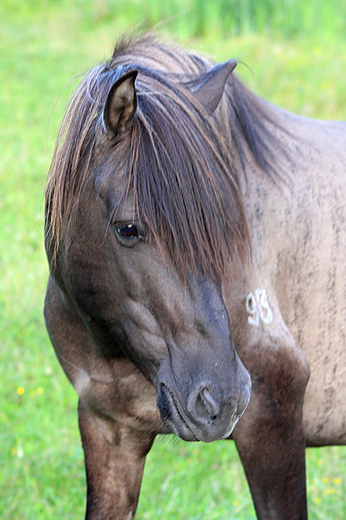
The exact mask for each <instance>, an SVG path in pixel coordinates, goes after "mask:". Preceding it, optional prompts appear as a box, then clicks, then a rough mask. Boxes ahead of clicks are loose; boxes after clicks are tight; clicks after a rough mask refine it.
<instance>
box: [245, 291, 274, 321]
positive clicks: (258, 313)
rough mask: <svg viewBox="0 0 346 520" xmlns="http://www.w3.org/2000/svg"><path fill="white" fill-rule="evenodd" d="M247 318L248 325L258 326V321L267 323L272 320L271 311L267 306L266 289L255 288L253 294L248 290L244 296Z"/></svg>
mask: <svg viewBox="0 0 346 520" xmlns="http://www.w3.org/2000/svg"><path fill="white" fill-rule="evenodd" d="M246 310H247V312H248V314H249V316H248V318H247V320H248V322H249V323H250V325H254V326H255V327H258V325H259V324H260V321H262V322H263V323H265V324H266V325H269V324H270V323H271V322H272V321H273V312H272V310H271V308H270V307H269V303H268V298H267V291H266V290H265V289H256V291H255V294H253V293H252V292H250V293H249V294H248V295H247V297H246Z"/></svg>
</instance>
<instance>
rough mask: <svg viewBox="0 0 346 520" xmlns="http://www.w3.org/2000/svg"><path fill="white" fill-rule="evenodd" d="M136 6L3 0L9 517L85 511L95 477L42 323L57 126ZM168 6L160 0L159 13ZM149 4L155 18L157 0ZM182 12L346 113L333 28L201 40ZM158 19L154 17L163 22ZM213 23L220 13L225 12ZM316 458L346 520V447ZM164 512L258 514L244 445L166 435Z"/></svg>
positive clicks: (193, 519) (0, 501) (297, 105)
mask: <svg viewBox="0 0 346 520" xmlns="http://www.w3.org/2000/svg"><path fill="white" fill-rule="evenodd" d="M124 3H125V2H124V1H119V3H118V4H117V6H118V7H121V10H120V9H118V7H117V8H116V7H115V4H110V3H109V2H107V1H103V2H102V1H101V0H98V1H96V2H93V3H89V4H88V5H87V4H86V2H83V1H82V0H79V1H77V0H76V1H75V2H72V0H60V1H59V0H56V1H55V2H54V1H53V0H51V1H48V0H46V1H44V0H36V1H35V0H32V1H31V2H29V1H26V2H20V1H19V0H18V2H9V0H4V1H3V2H2V3H1V6H0V19H1V24H0V41H1V46H0V85H1V88H0V149H1V153H0V215H1V226H0V284H1V285H0V381H1V386H0V397H1V408H0V445H1V451H0V518H2V519H3V520H19V519H20V520H22V519H30V520H34V519H35V520H46V519H50V518H66V519H71V520H74V519H78V518H79V519H80V518H82V517H83V511H84V494H85V479H84V467H83V454H82V450H81V447H80V440H79V434H78V430H77V415H76V403H77V399H76V395H75V393H74V391H73V389H72V388H71V387H70V385H69V384H68V382H67V380H66V378H65V376H64V374H63V373H62V370H61V368H60V366H59V364H58V362H57V360H56V359H55V356H54V353H53V349H52V347H51V345H50V343H49V340H48V337H47V333H46V331H45V328H44V324H43V318H42V306H43V298H44V291H45V283H46V279H47V275H48V270H47V265H46V260H45V254H44V249H43V211H42V210H43V190H44V184H45V177H46V172H47V169H48V166H49V161H50V157H51V155H52V150H53V146H54V141H55V138H56V134H57V129H58V123H59V121H60V119H61V117H62V114H63V111H64V107H65V105H66V102H67V99H68V97H69V94H70V93H71V89H72V86H73V85H74V84H75V81H74V82H72V84H69V82H70V80H71V78H73V77H74V76H75V75H76V74H78V73H79V72H81V71H83V70H86V69H87V68H89V67H91V66H93V65H94V64H95V63H97V62H99V61H100V60H102V59H104V58H107V57H108V56H109V55H110V52H111V48H112V45H113V44H114V42H115V40H116V39H117V38H118V37H119V36H120V35H121V34H122V33H123V32H124V31H125V30H126V29H128V28H130V27H131V26H132V25H133V23H137V22H139V21H140V19H141V17H143V12H144V6H145V5H149V3H148V2H146V3H144V2H141V1H139V0H138V1H137V2H132V3H131V6H132V7H131V8H130V11H129V10H124ZM171 3H173V2H171ZM161 4H162V5H163V4H164V2H160V3H159V2H157V3H156V9H159V5H161ZM150 5H151V6H152V8H153V11H150V12H152V13H154V7H155V3H154V1H153V2H152V3H151V2H150ZM175 5H176V9H177V13H178V15H177V21H176V22H175V25H171V26H170V24H169V23H167V24H164V25H163V27H162V29H164V30H165V31H166V32H168V33H170V31H173V34H174V36H176V37H177V38H178V39H179V40H180V41H181V42H185V44H186V45H187V46H189V47H191V48H194V49H195V50H198V51H201V52H205V53H208V54H210V55H212V56H214V57H215V58H216V59H219V60H223V59H226V58H228V57H237V58H240V59H241V60H243V61H244V62H245V63H247V64H248V66H249V67H250V68H251V70H249V69H248V68H247V67H245V66H244V65H242V64H240V65H239V66H238V73H239V74H240V76H241V77H242V78H243V79H244V80H245V81H246V83H247V84H248V85H249V86H250V87H251V88H252V89H253V90H254V91H256V92H257V93H258V94H260V95H261V96H263V97H265V98H267V99H269V100H271V101H273V102H274V103H277V104H279V105H281V106H283V107H285V108H287V109H289V110H292V111H295V112H299V113H302V114H304V115H308V116H314V117H319V118H330V119H346V92H345V81H344V71H345V69H346V42H345V39H343V38H341V37H339V38H336V37H333V38H332V37H330V36H329V34H330V31H329V29H328V30H327V29H326V33H325V35H326V36H325V37H323V38H321V37H320V35H319V31H320V29H321V28H320V29H319V31H318V33H316V34H315V33H314V32H313V31H312V32H310V33H308V36H304V35H303V34H302V33H301V32H300V33H299V35H298V36H296V37H295V38H294V39H289V40H287V39H283V37H282V36H280V35H279V31H278V29H277V28H276V26H275V25H273V26H272V31H269V32H265V31H262V32H260V33H256V32H255V31H252V32H251V31H243V32H242V33H241V34H240V35H238V36H236V37H232V38H230V37H226V36H224V35H225V34H231V33H232V31H231V30H229V32H228V33H227V31H226V32H222V31H221V32H220V31H215V30H213V31H207V34H205V35H204V36H203V38H202V37H200V35H201V34H203V31H201V30H199V31H197V30H196V31H194V30H192V29H191V27H192V25H191V26H189V24H193V23H195V24H197V23H200V21H199V19H198V17H195V18H194V17H192V20H191V21H190V22H188V21H187V19H185V18H184V17H183V15H181V14H180V15H179V12H180V11H179V9H181V3H180V2H178V1H177V0H176V2H175ZM185 5H187V3H186V4H185ZM221 5H222V2H220V5H219V7H220V6H221ZM243 5H245V3H244V4H243ZM251 5H253V4H251ZM304 5H305V4H304ZM328 5H333V6H334V7H335V4H329V3H328ZM18 6H19V7H18ZM208 6H209V4H208ZM208 6H207V7H208ZM209 8H210V6H209V7H208V9H209ZM154 14H155V13H154ZM154 14H152V20H153V21H154V22H155V21H158V20H157V18H155V17H157V16H159V17H160V16H161V15H160V13H159V14H158V15H157V14H155V16H154ZM165 16H166V17H167V15H165ZM213 16H214V17H215V19H216V18H217V16H218V13H216V14H215V13H214V15H213ZM263 16H265V15H263ZM290 16H293V14H290ZM147 23H148V22H147ZM150 23H151V22H150ZM213 23H214V22H213ZM218 23H219V22H218ZM328 23H329V22H328ZM215 24H216V22H215ZM144 25H145V24H144ZM327 26H328V27H329V25H328V24H327ZM215 27H218V26H217V25H215ZM255 29H256V28H255ZM233 32H234V31H233ZM189 35H190V37H188V36H189ZM191 35H192V36H191ZM196 35H199V36H196ZM66 85H67V87H66ZM65 87H66V88H65ZM20 389H22V390H20ZM23 391H24V393H23ZM18 392H19V393H18ZM20 394H22V395H20ZM307 458H308V462H307V465H308V493H309V510H310V518H311V519H317V520H319V519H331V518H333V520H342V519H343V518H345V517H346V506H345V475H344V467H345V462H346V451H345V449H344V448H326V449H323V450H308V452H307ZM160 517H162V518H165V519H177V520H178V519H179V520H184V519H187V518H188V519H189V520H197V519H200V520H202V519H203V520H206V519H208V520H216V519H229V518H237V519H240V520H245V519H250V518H252V519H253V518H254V511H253V507H252V504H251V499H250V494H249V491H248V489H247V486H246V483H245V478H244V475H243V471H242V468H241V465H240V463H239V460H238V458H237V454H236V451H235V448H234V445H233V443H231V442H218V443H214V444H212V445H199V444H186V443H183V442H181V441H179V440H173V439H170V440H168V439H162V438H161V439H158V440H157V442H156V443H155V446H154V448H153V450H152V451H151V452H150V454H149V456H148V462H147V465H146V469H145V477H144V481H143V488H142V491H141V499H140V505H139V510H138V516H137V518H139V519H140V520H145V519H152V518H160Z"/></svg>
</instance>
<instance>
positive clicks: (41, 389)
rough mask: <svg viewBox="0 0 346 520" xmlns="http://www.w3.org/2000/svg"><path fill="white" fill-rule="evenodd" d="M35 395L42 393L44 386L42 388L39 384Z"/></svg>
mask: <svg viewBox="0 0 346 520" xmlns="http://www.w3.org/2000/svg"><path fill="white" fill-rule="evenodd" d="M36 392H37V395H42V394H43V393H44V388H42V386H40V387H39V388H38V389H37V390H36Z"/></svg>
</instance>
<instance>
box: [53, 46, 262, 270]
mask: <svg viewBox="0 0 346 520" xmlns="http://www.w3.org/2000/svg"><path fill="white" fill-rule="evenodd" d="M209 67H210V63H209V62H207V61H204V60H202V59H200V58H198V57H195V56H193V55H190V54H187V53H186V54H184V53H183V51H180V50H177V49H174V48H171V47H168V46H167V47H166V46H164V45H161V44H159V43H157V42H155V41H154V40H153V39H151V38H142V39H140V40H135V41H132V42H130V41H125V40H124V41H122V42H121V43H120V44H119V45H118V46H117V47H116V49H115V52H114V55H113V57H112V59H111V60H110V61H109V62H108V63H106V64H105V65H100V66H98V67H95V68H94V69H93V70H92V71H91V72H90V73H89V74H88V75H87V76H86V78H85V79H84V80H83V81H82V83H81V85H80V87H79V88H78V90H77V91H76V93H75V95H74V97H73V99H72V101H71V104H70V106H69V108H68V111H67V113H66V116H65V119H64V121H63V124H62V129H61V132H60V136H59V140H58V143H57V147H56V150H55V153H54V157H53V161H52V165H51V168H50V174H49V179H48V185H47V192H46V200H47V221H46V240H47V244H48V246H49V247H48V249H49V250H50V251H52V252H53V253H52V257H55V255H56V252H57V251H58V249H59V243H60V240H61V235H62V230H63V228H64V226H65V224H66V219H67V218H68V215H69V213H70V210H71V208H72V207H73V204H74V203H75V201H76V200H77V197H78V195H79V194H80V193H81V189H82V187H83V184H84V182H85V180H86V179H87V178H88V176H89V175H90V174H91V168H92V160H93V158H94V156H95V153H96V152H97V146H98V143H99V142H100V139H101V138H102V135H103V134H104V124H103V109H104V104H105V101H106V96H107V93H108V92H109V89H110V87H111V86H112V84H113V83H114V81H116V80H117V79H118V78H119V76H120V75H121V74H122V73H123V72H125V71H126V70H128V69H137V70H138V71H139V74H138V78H137V80H136V90H137V96H138V110H137V114H136V117H135V119H134V123H133V128H132V130H131V133H130V135H128V136H127V137H126V138H125V140H124V141H123V142H121V143H119V144H118V145H116V146H115V147H114V149H113V152H112V154H111V160H108V161H107V163H106V164H105V165H104V168H103V169H102V173H101V174H98V175H99V176H101V178H98V179H95V181H96V180H97V181H98V182H101V183H102V182H105V181H106V182H107V183H108V184H107V185H109V186H113V187H117V189H118V190H119V188H120V187H121V188H122V191H123V196H125V194H126V193H128V191H129V190H131V192H132V193H133V194H134V198H135V203H136V208H137V211H138V214H139V217H140V218H141V219H143V220H144V221H145V223H146V225H147V227H148V229H149V232H150V233H151V235H152V236H153V237H154V238H155V240H156V242H157V243H158V244H160V245H161V246H162V247H164V248H165V250H167V251H168V253H169V254H170V256H171V258H172V259H173V261H174V262H175V264H176V265H177V267H178V268H179V270H180V272H182V273H184V271H186V268H187V267H189V268H198V269H200V270H202V271H203V272H205V273H207V274H208V275H212V276H214V275H217V276H218V275H220V274H221V273H222V272H223V270H224V267H225V265H226V264H227V263H228V262H229V261H230V260H233V261H236V260H237V259H240V260H241V261H242V262H244V260H245V259H246V258H247V257H248V254H249V236H248V230H247V223H246V218H245V214H244V209H243V204H242V199H241V195H240V191H239V189H238V178H237V175H238V172H236V171H235V167H234V161H233V157H234V154H235V153H237V154H238V156H239V157H242V155H243V146H244V143H247V146H248V147H249V148H250V150H251V151H252V153H253V155H254V157H255V159H256V161H257V162H258V164H259V165H260V166H261V167H262V168H263V169H266V170H267V171H268V172H270V171H271V169H272V166H271V156H270V149H269V148H268V146H267V145H266V142H267V140H266V137H267V136H266V133H265V130H264V128H265V127H264V125H263V124H262V126H261V117H262V118H263V113H261V112H260V110H259V107H258V106H257V104H256V98H255V97H254V96H252V95H251V94H250V93H248V92H247V91H246V90H245V88H244V87H243V86H242V85H241V84H240V82H238V80H236V79H234V80H233V82H235V83H234V84H233V87H232V86H231V85H229V86H227V90H226V95H227V100H228V101H227V108H229V118H230V119H229V126H230V128H231V130H230V135H226V136H225V135H224V133H225V132H221V130H220V127H219V126H218V125H219V124H218V123H217V122H216V119H214V118H212V117H211V116H210V114H208V113H207V111H205V110H204V108H203V107H202V106H200V105H199V104H198V103H197V102H196V101H195V99H194V97H193V94H192V93H191V92H190V90H189V88H187V87H186V86H185V84H187V83H188V82H189V81H191V80H192V79H193V77H194V76H195V75H196V74H200V73H201V72H205V70H207V69H208V68H209ZM120 172H121V176H120ZM109 200H110V201H112V202H111V208H110V213H111V212H112V211H114V210H115V209H116V207H115V206H116V205H117V204H120V203H121V200H114V197H113V196H112V194H111V193H110V194H109ZM110 218H111V215H110Z"/></svg>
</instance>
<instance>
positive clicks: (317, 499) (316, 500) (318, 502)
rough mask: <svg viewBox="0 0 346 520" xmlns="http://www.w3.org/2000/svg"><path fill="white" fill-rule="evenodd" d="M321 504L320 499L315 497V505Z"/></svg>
mask: <svg viewBox="0 0 346 520" xmlns="http://www.w3.org/2000/svg"><path fill="white" fill-rule="evenodd" d="M321 503H322V500H321V499H320V497H316V498H315V504H317V505H320V504H321Z"/></svg>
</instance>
